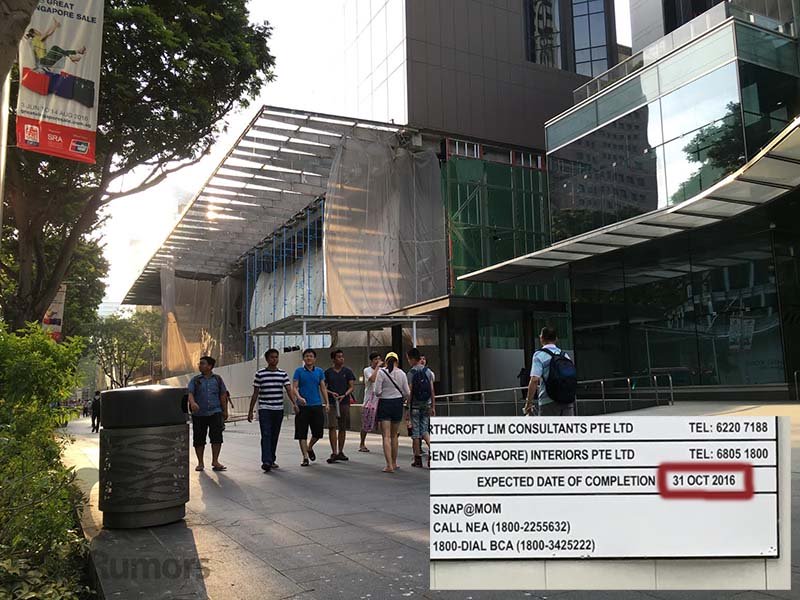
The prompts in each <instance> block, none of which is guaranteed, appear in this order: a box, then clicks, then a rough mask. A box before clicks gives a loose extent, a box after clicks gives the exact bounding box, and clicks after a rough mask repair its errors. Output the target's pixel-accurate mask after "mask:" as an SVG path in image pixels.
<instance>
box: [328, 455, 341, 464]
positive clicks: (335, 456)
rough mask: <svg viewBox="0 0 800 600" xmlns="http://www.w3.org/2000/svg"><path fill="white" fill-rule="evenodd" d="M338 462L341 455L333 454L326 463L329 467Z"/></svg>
mask: <svg viewBox="0 0 800 600" xmlns="http://www.w3.org/2000/svg"><path fill="white" fill-rule="evenodd" d="M338 460H339V455H338V454H331V456H330V458H329V459H328V460H327V461H326V462H327V463H328V464H329V465H332V464H333V463H335V462H336V461H338Z"/></svg>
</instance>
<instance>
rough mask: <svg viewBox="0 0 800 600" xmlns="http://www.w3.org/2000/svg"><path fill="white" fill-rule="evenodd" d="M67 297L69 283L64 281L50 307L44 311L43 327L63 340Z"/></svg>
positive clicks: (52, 336) (53, 336)
mask: <svg viewBox="0 0 800 600" xmlns="http://www.w3.org/2000/svg"><path fill="white" fill-rule="evenodd" d="M66 297H67V284H66V283H62V284H61V286H60V287H59V288H58V292H56V297H55V298H53V302H52V303H51V304H50V308H48V309H47V312H46V313H44V318H43V319H42V328H43V329H44V330H45V331H46V332H48V333H49V334H50V337H51V338H53V339H54V340H55V341H57V342H60V341H61V327H62V325H63V324H64V302H65V300H66Z"/></svg>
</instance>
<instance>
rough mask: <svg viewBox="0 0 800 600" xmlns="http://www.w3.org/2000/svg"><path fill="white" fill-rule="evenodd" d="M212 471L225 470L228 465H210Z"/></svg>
mask: <svg viewBox="0 0 800 600" xmlns="http://www.w3.org/2000/svg"><path fill="white" fill-rule="evenodd" d="M211 470H212V471H227V470H228V467H226V466H225V465H217V466H216V467H211Z"/></svg>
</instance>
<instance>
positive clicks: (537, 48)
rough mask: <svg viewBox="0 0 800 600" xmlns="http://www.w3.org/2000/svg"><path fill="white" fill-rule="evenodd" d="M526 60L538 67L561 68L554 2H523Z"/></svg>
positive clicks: (531, 0) (557, 21)
mask: <svg viewBox="0 0 800 600" xmlns="http://www.w3.org/2000/svg"><path fill="white" fill-rule="evenodd" d="M525 25H526V30H527V32H526V33H527V35H526V38H527V39H526V45H527V55H528V60H529V61H531V62H535V63H538V64H540V65H547V66H551V67H556V68H559V67H560V66H561V31H560V26H559V17H558V4H557V3H556V2H555V1H554V0H527V1H526V2H525Z"/></svg>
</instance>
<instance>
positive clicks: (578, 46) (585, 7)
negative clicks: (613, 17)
mask: <svg viewBox="0 0 800 600" xmlns="http://www.w3.org/2000/svg"><path fill="white" fill-rule="evenodd" d="M572 37H573V42H574V45H575V46H574V47H575V71H576V72H577V73H578V74H579V75H588V76H589V77H597V76H598V75H600V73H602V72H603V71H606V70H607V69H608V67H609V64H608V47H607V41H606V14H605V9H604V6H603V0H572Z"/></svg>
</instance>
